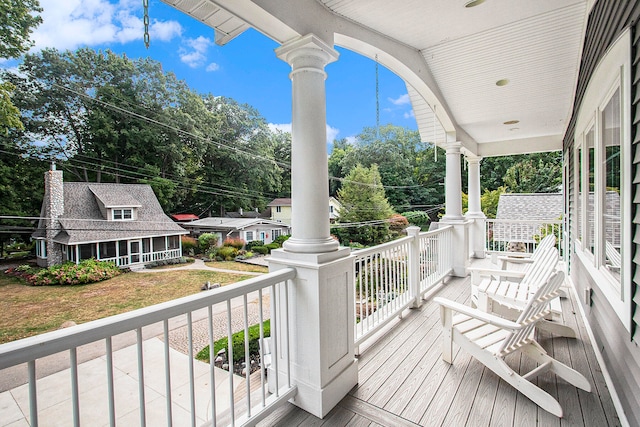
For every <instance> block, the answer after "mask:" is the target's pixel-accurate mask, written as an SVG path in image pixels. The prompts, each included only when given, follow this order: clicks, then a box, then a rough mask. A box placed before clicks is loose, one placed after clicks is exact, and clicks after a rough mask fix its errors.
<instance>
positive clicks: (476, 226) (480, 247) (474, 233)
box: [465, 155, 487, 258]
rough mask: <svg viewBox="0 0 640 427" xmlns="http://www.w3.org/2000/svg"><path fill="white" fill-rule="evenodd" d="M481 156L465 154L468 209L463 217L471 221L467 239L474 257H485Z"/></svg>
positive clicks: (484, 217)
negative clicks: (467, 169) (481, 197)
mask: <svg viewBox="0 0 640 427" xmlns="http://www.w3.org/2000/svg"><path fill="white" fill-rule="evenodd" d="M481 160H482V157H476V156H472V155H467V163H468V165H469V189H468V191H469V210H467V213H466V214H465V218H467V219H468V220H470V221H471V224H470V226H469V227H470V229H469V240H470V242H471V252H472V253H473V255H474V256H475V257H476V258H484V257H485V243H486V242H485V239H486V235H485V219H486V218H487V217H486V216H485V214H484V213H483V212H482V207H481V204H480V161H481Z"/></svg>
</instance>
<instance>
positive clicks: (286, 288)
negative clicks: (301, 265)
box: [282, 280, 291, 388]
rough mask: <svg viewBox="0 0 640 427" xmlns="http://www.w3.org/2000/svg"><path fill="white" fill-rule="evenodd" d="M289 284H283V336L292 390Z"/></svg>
mask: <svg viewBox="0 0 640 427" xmlns="http://www.w3.org/2000/svg"><path fill="white" fill-rule="evenodd" d="M289 283H290V281H289V280H287V281H285V282H284V284H283V286H282V287H283V288H284V308H283V310H284V313H285V315H284V320H285V324H284V329H283V332H282V333H283V335H284V337H285V342H286V343H287V387H288V388H291V352H290V351H291V349H290V347H291V346H290V340H289V338H290V336H289Z"/></svg>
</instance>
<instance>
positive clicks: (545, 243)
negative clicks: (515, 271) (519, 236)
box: [523, 234, 556, 273]
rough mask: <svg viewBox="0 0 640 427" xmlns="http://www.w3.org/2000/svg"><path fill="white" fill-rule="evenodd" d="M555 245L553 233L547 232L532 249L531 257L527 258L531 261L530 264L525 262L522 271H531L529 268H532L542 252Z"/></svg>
mask: <svg viewBox="0 0 640 427" xmlns="http://www.w3.org/2000/svg"><path fill="white" fill-rule="evenodd" d="M555 247H556V236H554V235H553V234H549V235H548V236H547V237H545V238H544V239H542V240H541V241H540V243H539V244H538V246H537V247H536V250H535V251H533V253H532V254H531V257H530V258H529V259H530V260H531V261H533V262H532V263H530V264H527V265H526V266H525V268H524V270H523V271H524V272H525V273H528V272H529V271H531V269H532V268H534V266H535V265H536V263H537V262H538V261H539V260H540V258H541V257H542V256H543V255H544V253H545V252H546V251H548V250H549V249H552V248H555Z"/></svg>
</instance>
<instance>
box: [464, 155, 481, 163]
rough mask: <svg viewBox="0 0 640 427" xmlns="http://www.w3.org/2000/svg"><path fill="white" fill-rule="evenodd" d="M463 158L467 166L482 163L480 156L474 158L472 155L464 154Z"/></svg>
mask: <svg viewBox="0 0 640 427" xmlns="http://www.w3.org/2000/svg"><path fill="white" fill-rule="evenodd" d="M464 158H465V159H466V160H467V163H469V164H479V163H480V161H482V159H483V157H482V156H476V155H474V154H465V156H464Z"/></svg>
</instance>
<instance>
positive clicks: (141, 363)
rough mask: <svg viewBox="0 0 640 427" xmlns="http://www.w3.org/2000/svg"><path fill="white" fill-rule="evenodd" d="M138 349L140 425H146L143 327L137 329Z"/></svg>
mask: <svg viewBox="0 0 640 427" xmlns="http://www.w3.org/2000/svg"><path fill="white" fill-rule="evenodd" d="M136 338H137V343H136V347H137V351H138V398H139V400H140V425H141V426H146V425H147V420H146V418H147V417H146V415H147V414H146V402H145V398H144V357H143V352H142V344H143V341H142V328H137V329H136Z"/></svg>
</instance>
